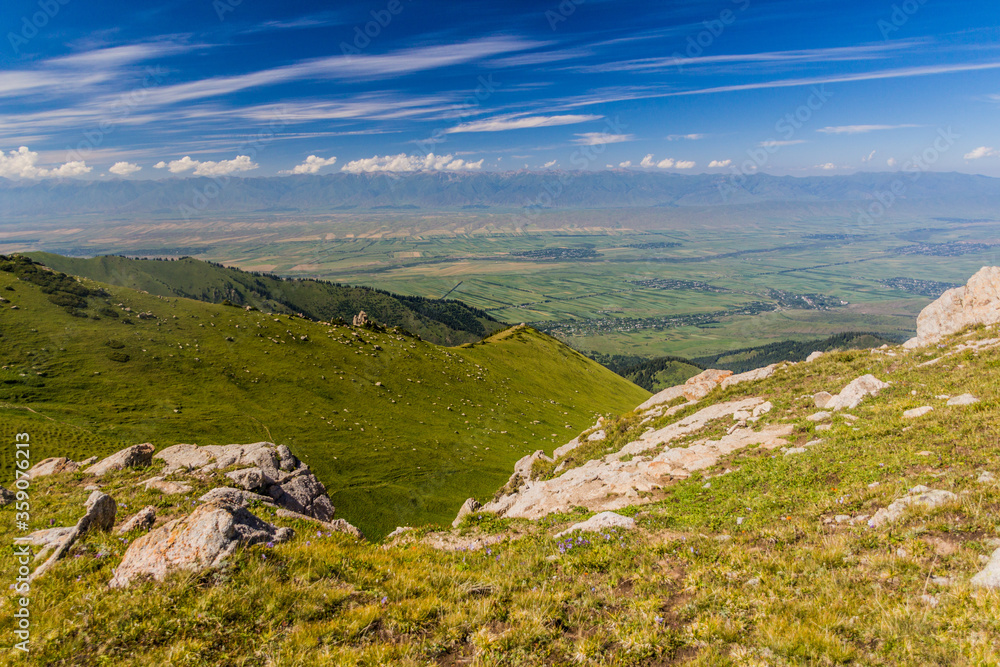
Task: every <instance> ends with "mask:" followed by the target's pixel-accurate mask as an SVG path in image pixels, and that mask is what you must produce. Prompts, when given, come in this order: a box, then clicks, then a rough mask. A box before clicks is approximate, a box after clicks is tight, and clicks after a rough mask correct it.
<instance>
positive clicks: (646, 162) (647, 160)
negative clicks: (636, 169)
mask: <svg viewBox="0 0 1000 667" xmlns="http://www.w3.org/2000/svg"><path fill="white" fill-rule="evenodd" d="M639 166H640V167H655V166H656V163H655V162H653V154H652V153H650V154H649V155H647V156H646V157H644V158H642V162H640V163H639Z"/></svg>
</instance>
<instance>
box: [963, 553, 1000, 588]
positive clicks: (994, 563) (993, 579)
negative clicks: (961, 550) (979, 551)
mask: <svg viewBox="0 0 1000 667" xmlns="http://www.w3.org/2000/svg"><path fill="white" fill-rule="evenodd" d="M969 583H971V584H972V585H973V586H982V587H983V588H997V589H1000V549H997V550H996V551H994V552H993V555H992V556H991V557H990V560H989V562H988V563H987V564H986V567H985V568H983V571H982V572H980V573H979V574H977V575H976V576H974V577H973V578H972V580H971V581H970V582H969Z"/></svg>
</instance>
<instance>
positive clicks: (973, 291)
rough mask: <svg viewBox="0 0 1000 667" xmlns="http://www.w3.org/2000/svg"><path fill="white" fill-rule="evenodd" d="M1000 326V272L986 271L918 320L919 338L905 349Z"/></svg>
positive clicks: (976, 275) (927, 310)
mask: <svg viewBox="0 0 1000 667" xmlns="http://www.w3.org/2000/svg"><path fill="white" fill-rule="evenodd" d="M997 322H1000V268H998V267H995V266H986V267H983V268H982V269H981V270H980V271H979V272H977V273H976V274H975V275H974V276H972V278H970V279H969V282H968V284H966V285H965V286H964V287H956V288H955V289H950V290H948V291H947V292H945V293H944V294H942V295H941V297H940V298H939V299H938V300H937V301H935V302H934V303H932V304H930V305H929V306H927V307H926V308H924V309H923V310H922V311H920V315H919V316H918V317H917V336H916V338H911V339H910V340H908V341H906V343H905V344H904V347H907V348H915V347H921V346H924V345H928V344H931V343H936V342H937V341H939V340H940V339H941V338H943V337H944V336H948V335H950V334H955V333H958V332H959V331H961V330H962V329H965V328H966V327H969V326H975V325H977V324H996V323H997Z"/></svg>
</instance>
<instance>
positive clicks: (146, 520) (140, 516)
mask: <svg viewBox="0 0 1000 667" xmlns="http://www.w3.org/2000/svg"><path fill="white" fill-rule="evenodd" d="M155 521H156V508H155V507H153V506H152V505H146V506H145V507H143V508H142V509H141V510H139V511H138V512H136V513H135V514H133V515H132V516H130V517H129V518H128V519H126V520H125V522H124V523H122V525H120V526H118V531H117V532H118V534H119V535H124V534H125V533H129V532H132V531H133V530H149V529H150V528H152V527H153V523H154V522H155Z"/></svg>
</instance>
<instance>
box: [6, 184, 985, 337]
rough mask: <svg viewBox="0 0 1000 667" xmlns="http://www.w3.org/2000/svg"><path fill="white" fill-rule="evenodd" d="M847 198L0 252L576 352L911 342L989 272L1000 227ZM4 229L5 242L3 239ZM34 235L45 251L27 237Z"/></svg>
mask: <svg viewBox="0 0 1000 667" xmlns="http://www.w3.org/2000/svg"><path fill="white" fill-rule="evenodd" d="M855 217H856V216H855V215H854V212H853V211H852V210H851V208H850V206H849V205H847V204H836V203H834V204H823V205H815V206H813V205H807V204H798V205H760V206H744V207H740V208H739V209H738V210H735V209H734V210H729V209H728V208H726V207H716V208H713V209H707V208H706V209H695V208H688V209H667V208H662V209H616V210H582V211H565V210H563V211H550V212H542V213H537V214H535V215H534V217H532V218H531V219H530V222H528V223H526V219H525V218H524V216H523V215H518V214H517V212H511V211H507V212H497V211H494V210H490V211H472V212H467V211H437V212H435V211H424V210H420V211H405V212H401V211H372V212H370V213H359V212H350V213H343V214H339V213H338V214H329V215H316V216H305V215H299V216H298V217H296V215H294V214H288V215H287V217H286V216H285V215H284V214H260V215H256V216H246V215H243V216H240V217H238V218H237V217H235V216H234V217H233V218H232V219H227V218H218V219H213V220H210V221H183V220H154V221H150V222H147V223H135V222H130V223H127V224H117V223H114V222H107V221H84V222H79V221H77V222H76V223H74V224H73V225H68V226H63V227H60V226H59V225H55V224H53V225H47V226H46V225H40V226H39V229H37V230H33V231H31V230H26V229H25V228H24V227H23V226H21V227H19V228H18V230H17V232H16V238H14V232H13V230H11V231H10V233H7V232H6V230H4V229H3V228H0V252H11V251H17V250H31V249H38V250H49V251H52V252H59V253H63V254H72V255H94V254H106V253H122V254H127V255H136V256H139V255H158V256H180V255H191V256H193V257H197V258H199V259H207V260H212V261H217V262H222V263H225V264H228V265H233V266H238V267H240V268H243V269H246V270H253V271H265V272H271V273H275V274H278V275H283V276H291V277H310V278H322V279H326V280H332V281H337V282H342V283H350V284H360V285H370V286H374V287H378V288H382V289H386V290H389V291H392V292H397V293H401V294H413V295H419V296H426V297H435V298H440V297H444V296H447V298H452V299H458V300H461V301H464V302H466V303H468V304H469V305H471V306H474V307H477V308H481V309H483V310H486V311H487V312H489V313H490V314H491V315H492V316H493V317H495V318H497V319H499V320H503V321H506V322H512V323H517V322H527V323H531V324H533V325H534V326H536V327H537V328H539V329H541V330H543V331H546V332H549V333H551V334H553V335H556V336H557V337H559V338H561V339H563V340H564V341H566V342H568V343H569V344H571V345H572V346H574V347H576V348H578V349H581V350H584V351H597V352H603V353H629V354H638V355H642V356H655V355H661V354H677V355H684V356H698V355H704V354H712V353H717V352H720V351H724V350H726V349H732V348H736V347H745V346H747V345H752V344H758V343H767V342H772V341H775V340H783V339H799V340H804V339H809V338H816V337H822V336H826V335H830V334H834V333H838V332H842V331H849V330H869V331H875V332H879V333H883V334H888V335H892V336H896V337H905V336H908V335H910V334H911V333H912V331H913V328H914V316H915V315H916V313H918V312H919V310H920V309H921V308H922V307H923V306H924V305H926V304H927V303H928V302H929V301H930V300H931V299H932V298H934V297H936V296H937V295H938V294H940V292H941V291H943V290H944V289H947V288H948V287H950V286H953V285H955V284H958V283H960V282H963V281H964V280H965V278H967V277H968V276H969V275H971V274H972V273H973V272H975V271H976V270H977V269H979V268H980V267H981V266H983V265H985V264H991V263H993V264H995V263H996V255H997V249H998V248H1000V245H998V243H1000V221H997V220H995V219H992V218H991V217H989V216H987V217H978V218H971V219H955V218H948V217H944V216H943V212H941V211H926V212H923V211H920V210H916V209H915V208H909V209H908V208H906V207H902V206H901V207H899V210H896V211H893V212H892V215H890V216H886V218H885V219H883V220H879V221H877V222H876V223H875V224H872V225H867V226H860V225H859V224H858V223H856V222H855ZM2 237H9V238H11V239H12V242H4V241H3V238H2ZM32 239H46V242H45V243H41V242H31V241H32Z"/></svg>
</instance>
